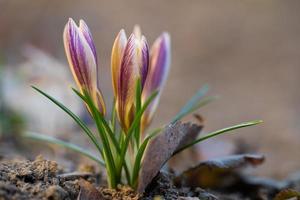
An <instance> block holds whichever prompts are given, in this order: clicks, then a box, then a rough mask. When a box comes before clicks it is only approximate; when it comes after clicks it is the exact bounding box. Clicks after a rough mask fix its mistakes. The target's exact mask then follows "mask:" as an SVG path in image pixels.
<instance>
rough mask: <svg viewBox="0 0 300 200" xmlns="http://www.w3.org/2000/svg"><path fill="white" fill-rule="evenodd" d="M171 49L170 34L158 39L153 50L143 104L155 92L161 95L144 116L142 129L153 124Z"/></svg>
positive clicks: (167, 71)
mask: <svg viewBox="0 0 300 200" xmlns="http://www.w3.org/2000/svg"><path fill="white" fill-rule="evenodd" d="M170 47H171V44H170V36H169V34H168V33H163V34H162V35H161V36H160V37H159V38H157V39H156V41H155V42H154V44H153V46H152V48H151V53H150V54H151V55H150V67H149V68H150V69H149V72H148V75H147V78H146V82H145V85H144V89H143V92H142V102H145V101H146V99H147V98H148V97H149V96H150V95H151V94H152V93H153V92H155V91H159V94H158V95H157V97H156V98H155V100H154V101H153V102H152V103H151V104H150V105H149V107H148V108H147V110H146V111H145V113H144V114H143V117H142V122H141V124H142V129H144V128H146V126H148V124H149V123H150V122H151V120H152V118H153V115H154V113H155V111H156V108H157V106H158V102H159V98H160V94H161V92H162V88H163V85H164V83H165V81H166V79H167V76H168V73H169V68H170V59H171V48H170Z"/></svg>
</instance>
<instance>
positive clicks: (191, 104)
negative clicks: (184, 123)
mask: <svg viewBox="0 0 300 200" xmlns="http://www.w3.org/2000/svg"><path fill="white" fill-rule="evenodd" d="M208 89H209V87H208V85H204V86H203V87H202V88H201V89H200V90H198V92H197V93H196V94H195V95H194V96H193V97H192V98H191V99H190V100H189V101H188V102H187V103H186V104H185V106H183V108H182V109H181V110H180V111H179V112H178V114H177V115H176V116H175V117H174V118H173V120H172V121H171V123H175V122H176V121H178V120H180V119H182V118H183V117H185V116H186V115H188V114H190V113H191V112H193V111H195V110H196V109H198V108H199V107H201V106H204V105H206V104H208V103H210V102H211V101H212V100H214V99H216V98H215V97H210V98H207V99H203V100H202V101H201V99H202V98H203V97H204V96H205V94H206V93H207V92H208Z"/></svg>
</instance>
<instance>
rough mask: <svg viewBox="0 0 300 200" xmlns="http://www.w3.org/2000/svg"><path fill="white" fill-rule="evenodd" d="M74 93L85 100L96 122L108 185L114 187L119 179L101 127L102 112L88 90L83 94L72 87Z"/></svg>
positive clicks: (105, 135)
mask: <svg viewBox="0 0 300 200" xmlns="http://www.w3.org/2000/svg"><path fill="white" fill-rule="evenodd" d="M73 90H74V91H75V92H76V94H78V95H79V97H81V98H82V100H83V101H85V102H86V104H87V105H88V107H89V109H90V111H91V113H92V117H93V119H94V120H95V122H96V126H97V129H98V133H99V136H100V137H101V140H102V144H103V150H104V155H105V157H104V160H105V163H106V164H107V165H106V166H107V167H106V169H107V173H108V178H109V182H108V184H109V186H110V187H111V188H115V187H116V186H117V183H118V182H119V181H120V180H119V178H120V177H118V176H117V174H116V164H115V160H114V156H113V153H112V149H111V147H112V146H111V145H110V143H109V140H108V138H107V134H106V132H105V128H104V127H103V123H102V121H101V117H103V116H102V114H101V113H100V112H99V111H98V109H97V107H96V106H95V105H94V102H93V100H92V98H91V96H90V95H89V93H88V91H83V93H84V95H82V94H80V93H79V92H77V91H76V90H75V89H73Z"/></svg>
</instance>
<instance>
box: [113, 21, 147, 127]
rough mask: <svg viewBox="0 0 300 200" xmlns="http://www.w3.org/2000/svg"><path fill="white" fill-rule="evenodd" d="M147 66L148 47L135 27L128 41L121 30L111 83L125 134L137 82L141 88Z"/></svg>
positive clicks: (128, 125)
mask: <svg viewBox="0 0 300 200" xmlns="http://www.w3.org/2000/svg"><path fill="white" fill-rule="evenodd" d="M148 65H149V47H148V44H147V41H146V38H145V37H144V36H143V35H142V34H141V32H140V29H139V27H138V26H136V27H135V29H134V31H133V33H132V34H131V35H130V36H129V38H128V39H127V37H126V34H125V31H124V30H121V31H120V32H119V34H118V36H117V37H116V39H115V42H114V45H113V49H112V57H111V69H112V81H113V88H114V95H115V99H116V109H117V114H118V118H119V121H120V124H121V126H122V128H123V130H125V132H126V130H128V129H129V127H130V125H131V123H132V121H133V119H134V113H135V92H136V91H135V88H136V83H137V80H138V79H140V80H141V84H142V88H143V87H144V84H145V80H146V76H147V72H148Z"/></svg>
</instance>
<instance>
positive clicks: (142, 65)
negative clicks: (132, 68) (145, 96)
mask: <svg viewBox="0 0 300 200" xmlns="http://www.w3.org/2000/svg"><path fill="white" fill-rule="evenodd" d="M138 61H139V69H140V78H141V83H142V88H143V87H144V84H145V81H146V78H147V74H148V68H149V47H148V43H147V40H146V38H145V37H144V36H142V37H141V40H140V41H139V47H138Z"/></svg>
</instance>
